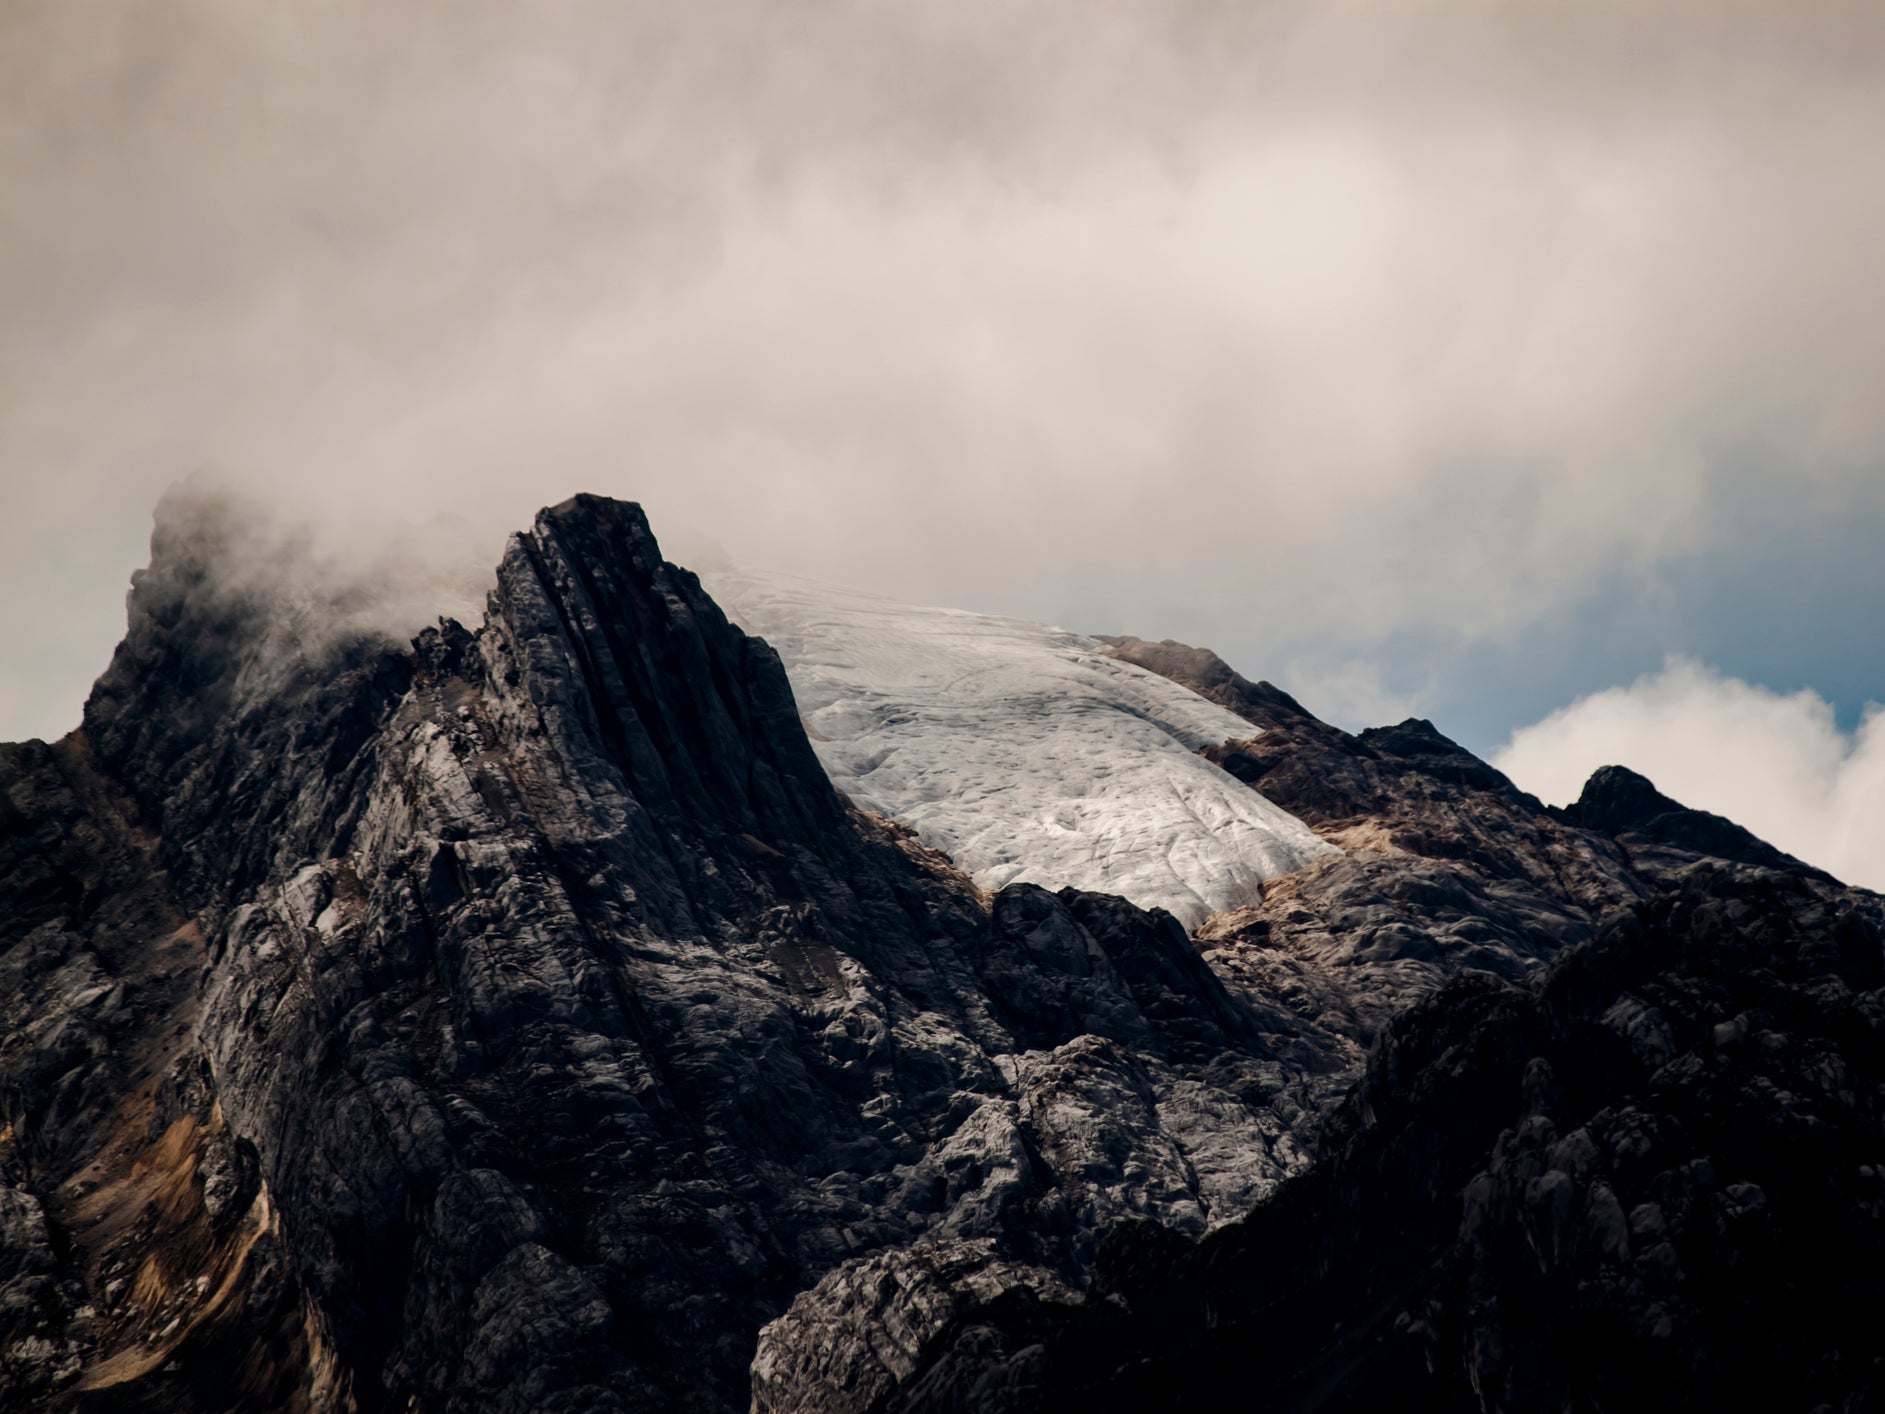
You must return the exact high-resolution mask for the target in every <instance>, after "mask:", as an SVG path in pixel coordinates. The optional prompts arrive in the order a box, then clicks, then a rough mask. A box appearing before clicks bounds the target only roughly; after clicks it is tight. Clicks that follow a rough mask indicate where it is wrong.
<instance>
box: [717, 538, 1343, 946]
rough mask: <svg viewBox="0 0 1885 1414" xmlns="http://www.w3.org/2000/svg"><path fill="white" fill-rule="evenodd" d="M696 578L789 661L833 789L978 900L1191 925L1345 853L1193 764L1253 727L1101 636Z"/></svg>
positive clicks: (805, 588) (785, 583)
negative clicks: (1005, 897) (1021, 892)
mask: <svg viewBox="0 0 1885 1414" xmlns="http://www.w3.org/2000/svg"><path fill="white" fill-rule="evenodd" d="M703 578H704V580H705V582H706V587H707V589H708V591H709V592H710V593H711V594H712V595H713V596H714V598H715V599H716V600H718V601H719V603H720V605H721V607H722V608H724V609H725V610H726V612H727V614H728V615H729V616H730V617H732V618H733V619H735V620H736V621H738V622H739V623H740V624H741V625H742V626H744V627H745V628H746V629H747V630H748V631H749V632H752V633H757V634H759V635H761V636H762V637H764V638H765V639H766V640H767V641H769V642H770V643H771V644H772V645H773V647H774V648H776V649H777V650H778V651H779V654H780V656H781V657H782V658H783V659H784V660H785V669H786V673H787V675H788V676H789V677H790V678H791V681H792V690H793V692H794V693H795V694H796V695H797V697H798V703H799V711H800V713H801V714H802V715H803V716H804V719H805V722H806V725H807V727H808V728H809V729H810V732H811V736H812V742H813V745H814V746H815V747H816V748H817V750H818V754H819V756H820V757H821V758H822V759H823V761H824V763H825V769H826V770H827V771H829V772H830V773H831V777H832V779H833V781H835V782H836V783H837V785H838V787H839V788H840V789H841V790H843V791H844V792H845V794H847V795H849V796H850V797H851V799H852V800H854V801H856V802H857V803H858V804H859V805H862V806H865V807H867V808H869V809H872V810H877V811H881V812H882V813H883V814H885V815H888V816H890V817H891V818H893V819H896V820H900V821H902V822H903V823H904V824H907V825H909V826H910V827H912V828H913V829H915V831H916V832H917V835H918V837H919V838H921V839H922V840H923V842H924V843H926V844H929V845H932V846H934V847H935V848H937V849H941V850H944V851H946V852H947V853H948V854H949V855H950V856H951V857H952V858H953V859H954V860H955V862H956V863H957V865H959V866H960V867H961V868H962V869H964V870H965V871H967V872H968V874H969V875H970V876H971V877H973V878H974V879H975V881H976V882H977V883H978V884H981V885H982V886H983V887H985V888H999V887H1000V886H1002V885H1003V884H1008V883H1013V882H1015V881H1017V880H1021V881H1025V882H1030V883H1037V884H1042V885H1045V886H1047V887H1049V888H1061V887H1063V886H1066V885H1072V886H1074V887H1075V888H1081V889H1092V890H1097V891H1102V892H1106V893H1115V894H1121V895H1123V896H1124V897H1126V898H1128V899H1131V900H1132V901H1133V902H1134V903H1136V904H1139V905H1140V906H1141V907H1145V908H1153V907H1157V908H1165V909H1169V910H1170V911H1171V912H1172V913H1174V914H1175V915H1177V917H1178V918H1179V919H1181V920H1182V921H1183V922H1184V923H1185V925H1186V926H1187V927H1196V926H1197V925H1198V924H1199V923H1200V922H1202V921H1203V920H1204V918H1206V917H1207V916H1208V915H1210V914H1211V913H1214V912H1216V911H1217V910H1219V909H1224V908H1233V907H1236V906H1238V905H1241V904H1245V903H1251V902H1254V901H1255V900H1256V899H1257V898H1258V897H1259V896H1260V891H1259V883H1260V881H1261V880H1264V879H1268V878H1273V877H1275V876H1276V875H1278V874H1287V873H1290V872H1292V871H1294V870H1296V869H1300V868H1301V867H1302V866H1303V865H1305V864H1307V863H1308V862H1309V861H1310V860H1312V859H1314V858H1316V857H1317V856H1318V855H1321V854H1326V853H1328V852H1330V850H1331V848H1332V847H1331V846H1330V845H1328V844H1326V843H1324V842H1323V841H1322V840H1320V839H1319V838H1317V836H1316V835H1315V834H1313V833H1312V832H1311V831H1310V830H1309V828H1308V827H1307V826H1305V825H1304V824H1303V823H1302V822H1301V821H1299V820H1297V819H1296V818H1295V817H1294V816H1292V815H1290V814H1288V813H1286V812H1285V811H1283V810H1280V809H1278V808H1277V807H1276V806H1274V805H1272V804H1271V803H1270V802H1269V801H1267V800H1265V799H1264V798H1263V797H1262V796H1260V795H1258V794H1257V793H1256V792H1255V791H1253V790H1251V789H1250V787H1248V786H1246V785H1244V784H1243V783H1242V782H1240V781H1238V780H1236V779H1235V778H1233V777H1231V776H1229V775H1227V774H1226V773H1225V772H1224V771H1222V770H1220V769H1219V768H1218V767H1216V766H1214V765H1212V764H1211V763H1210V762H1208V761H1206V760H1205V759H1204V758H1203V757H1201V756H1199V755H1198V754H1197V752H1198V749H1199V748H1200V747H1203V746H1209V745H1216V744H1219V743H1221V742H1224V741H1228V740H1232V739H1234V738H1245V737H1251V736H1254V735H1256V734H1257V729H1256V728H1255V727H1253V726H1251V725H1250V723H1248V722H1246V721H1244V720H1243V719H1242V718H1240V717H1237V716H1234V715H1233V714H1232V713H1230V712H1227V711H1225V710H1224V709H1223V708H1221V707H1219V706H1218V705H1217V704H1215V703H1213V702H1207V701H1206V700H1205V699H1204V698H1202V697H1199V696H1197V695H1196V694H1194V693H1192V692H1190V691H1188V690H1187V689H1185V688H1182V687H1180V686H1178V684H1176V683H1174V682H1171V681H1169V680H1167V679H1165V678H1161V677H1158V676H1156V675H1155V674H1152V673H1149V672H1147V671H1145V670H1144V669H1143V668H1138V667H1135V666H1133V665H1131V664H1128V663H1122V662H1119V661H1117V660H1115V659H1112V658H1109V657H1106V656H1105V645H1103V644H1101V643H1098V642H1096V641H1095V640H1093V639H1090V638H1085V637H1082V636H1081V635H1079V634H1076V633H1068V632H1066V631H1065V630H1064V629H1057V628H1049V627H1047V626H1046V625H1044V624H1036V623H1028V622H1026V621H1024V620H1021V619H1004V618H995V617H991V616H989V615H986V614H971V613H965V612H962V611H959V610H954V609H924V608H915V607H912V606H910V605H907V604H899V603H896V602H894V601H892V600H888V599H882V598H878V597H877V596H875V595H871V594H866V593H863V592H861V591H858V590H851V589H843V588H839V587H837V586H835V585H829V584H823V583H820V582H818V581H815V580H809V579H801V578H798V577H795V576H789V575H778V574H764V575H761V574H750V573H744V572H734V571H723V572H718V573H712V574H708V575H705V576H703Z"/></svg>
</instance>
